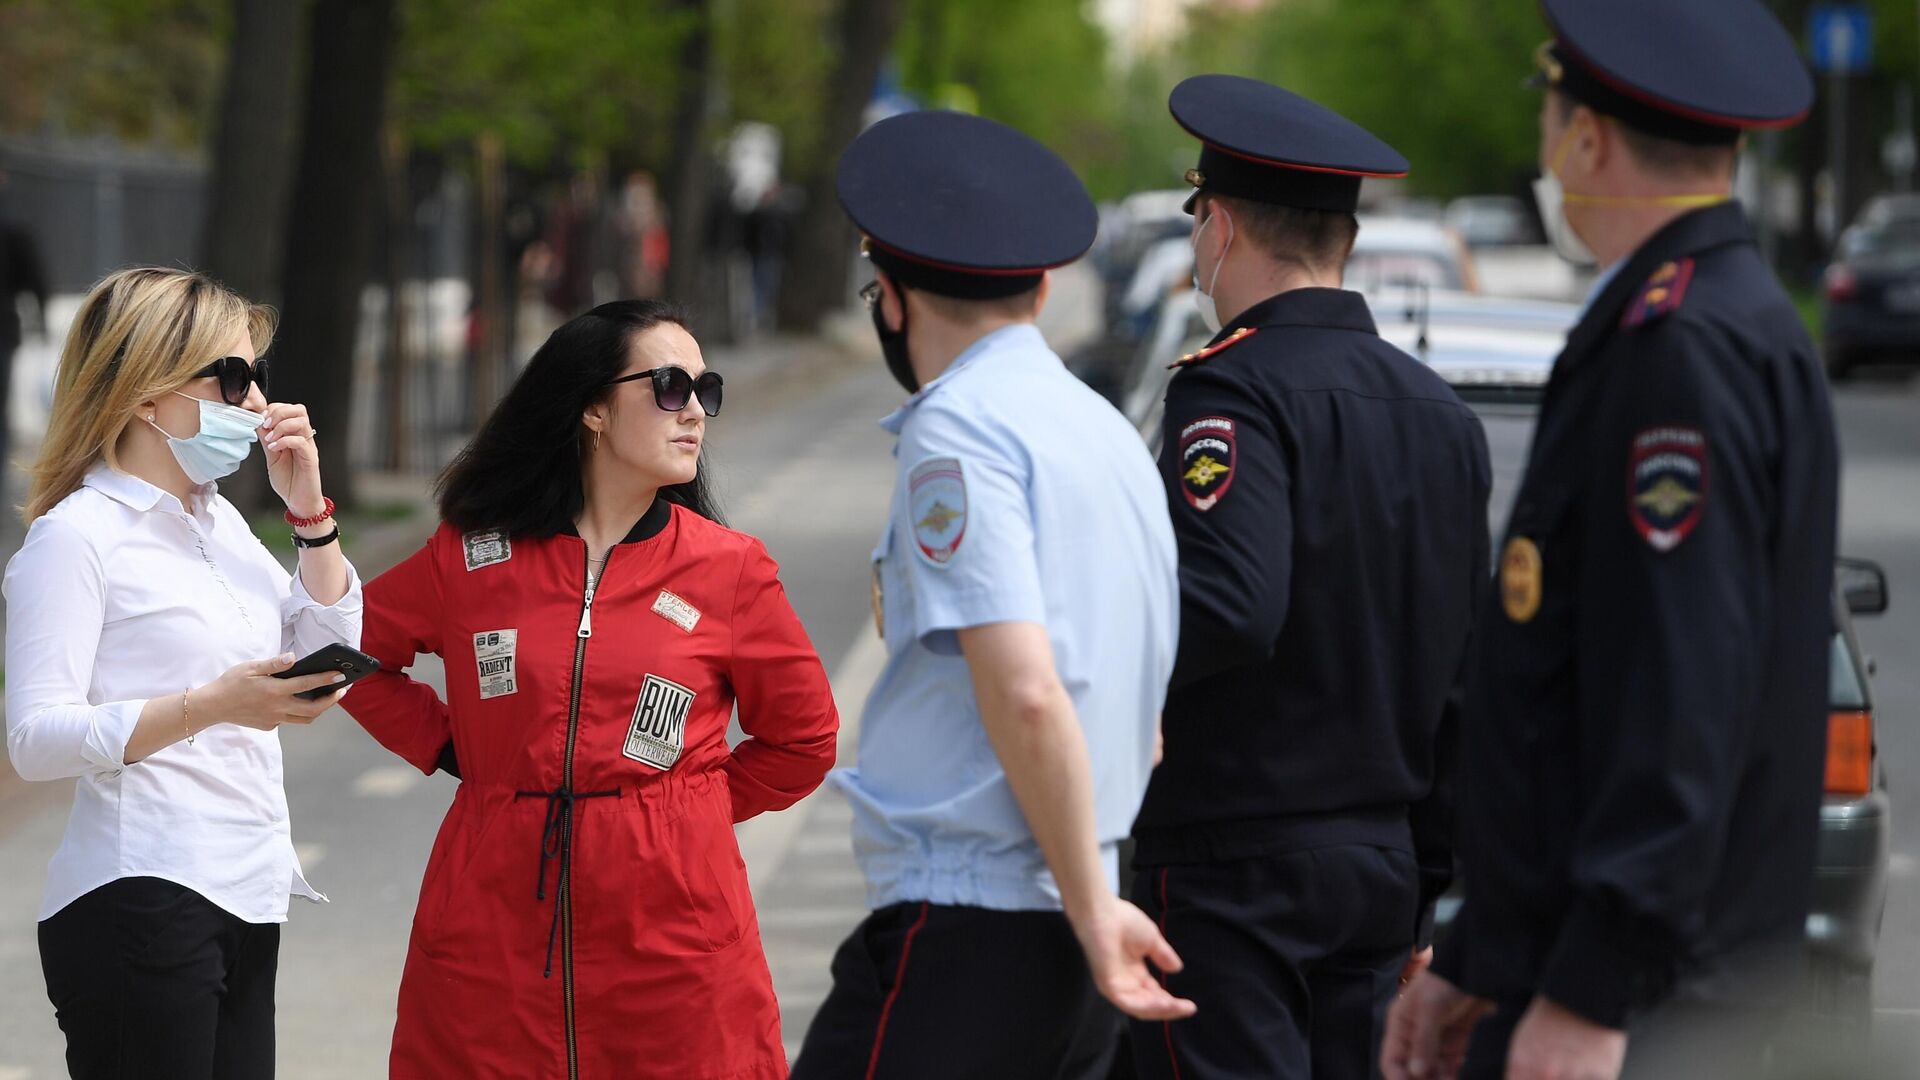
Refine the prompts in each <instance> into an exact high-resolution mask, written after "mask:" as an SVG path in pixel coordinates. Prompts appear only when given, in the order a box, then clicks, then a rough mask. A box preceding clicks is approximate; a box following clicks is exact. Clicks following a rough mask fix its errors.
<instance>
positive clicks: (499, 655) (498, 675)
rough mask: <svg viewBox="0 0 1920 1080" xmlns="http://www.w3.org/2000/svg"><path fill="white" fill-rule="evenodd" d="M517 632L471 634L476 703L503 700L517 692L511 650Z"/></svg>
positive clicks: (517, 639) (518, 634) (500, 631)
mask: <svg viewBox="0 0 1920 1080" xmlns="http://www.w3.org/2000/svg"><path fill="white" fill-rule="evenodd" d="M519 640H520V631H518V630H484V631H482V632H480V633H478V634H475V635H473V661H474V664H475V666H476V667H477V668H478V670H479V673H480V700H482V701H485V700H486V699H488V698H497V697H505V696H507V695H508V694H517V693H519V692H520V683H519V682H518V680H517V678H516V676H515V674H514V666H513V661H514V649H515V646H516V645H517V644H518V643H519Z"/></svg>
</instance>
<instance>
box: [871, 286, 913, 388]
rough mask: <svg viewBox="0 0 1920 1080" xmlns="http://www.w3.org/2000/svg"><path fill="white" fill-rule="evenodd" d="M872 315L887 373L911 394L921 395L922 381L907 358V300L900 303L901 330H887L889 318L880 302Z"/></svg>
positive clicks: (875, 304)
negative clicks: (885, 360)
mask: <svg viewBox="0 0 1920 1080" xmlns="http://www.w3.org/2000/svg"><path fill="white" fill-rule="evenodd" d="M872 315H873V332H874V333H875V334H878V335H879V336H880V355H882V356H884V357H886V358H887V371H888V372H889V373H890V374H892V376H893V381H894V382H897V383H899V384H900V385H901V386H903V387H905V388H906V391H907V393H909V394H917V393H919V392H920V380H919V378H918V377H917V376H915V375H914V373H913V362H912V361H911V360H909V359H908V358H907V304H906V298H905V297H902V298H901V301H900V329H898V330H889V329H887V317H886V315H885V314H884V313H883V312H882V311H881V305H880V302H879V301H878V300H876V301H874V304H873V311H872Z"/></svg>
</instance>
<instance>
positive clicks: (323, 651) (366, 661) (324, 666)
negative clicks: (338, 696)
mask: <svg viewBox="0 0 1920 1080" xmlns="http://www.w3.org/2000/svg"><path fill="white" fill-rule="evenodd" d="M379 670H380V661H378V660H375V659H374V658H373V657H371V656H368V655H367V654H366V653H363V652H361V651H360V650H359V649H355V648H352V647H350V646H347V645H342V644H340V643H339V642H337V641H336V642H334V643H333V644H331V645H327V646H324V647H322V648H320V649H316V650H314V651H313V652H311V653H308V654H307V655H306V656H303V657H301V658H300V659H298V660H296V661H294V663H293V666H292V667H290V668H288V669H287V670H285V671H281V672H276V673H274V676H273V677H274V678H276V679H295V678H299V677H300V676H302V675H324V674H326V673H327V672H329V671H337V672H339V673H340V674H342V675H345V676H346V677H347V681H346V682H343V683H334V684H333V685H331V686H323V687H321V688H320V689H318V690H308V691H306V692H305V693H302V694H295V695H294V696H295V697H301V698H305V699H307V700H308V701H318V700H319V699H321V698H323V697H326V696H327V695H328V694H331V693H333V692H334V691H336V690H343V689H345V688H347V687H349V686H351V685H353V684H354V683H357V682H359V681H360V680H361V679H364V678H366V677H367V676H369V675H371V674H373V673H374V672H376V671H379Z"/></svg>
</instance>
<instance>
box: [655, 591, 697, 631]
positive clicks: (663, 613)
mask: <svg viewBox="0 0 1920 1080" xmlns="http://www.w3.org/2000/svg"><path fill="white" fill-rule="evenodd" d="M653 613H654V614H655V615H658V616H660V617H661V618H663V619H665V620H667V621H668V622H670V623H672V624H673V625H675V626H677V627H679V628H680V629H682V630H685V631H686V632H687V633H689V634H691V633H693V628H694V627H695V626H697V625H699V623H700V609H699V608H697V607H694V606H693V605H692V604H689V603H687V602H686V601H685V600H682V599H680V598H679V597H677V596H675V595H673V594H672V593H670V592H668V591H667V590H665V589H661V590H660V599H658V600H655V601H654V602H653Z"/></svg>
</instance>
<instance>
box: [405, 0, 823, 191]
mask: <svg viewBox="0 0 1920 1080" xmlns="http://www.w3.org/2000/svg"><path fill="white" fill-rule="evenodd" d="M831 7H832V4H831V0H721V2H720V3H719V5H718V10H717V11H716V12H715V15H716V17H717V19H716V22H717V54H718V57H719V63H720V70H721V77H722V86H723V87H724V91H723V93H722V94H720V95H719V104H720V106H721V108H720V110H719V112H720V114H721V115H719V116H718V117H717V118H716V119H717V120H718V121H720V123H719V124H718V125H716V130H724V126H725V124H726V123H727V122H728V121H730V120H734V119H753V120H761V121H764V122H766V123H770V124H773V125H774V126H775V127H776V128H779V129H780V130H781V132H782V134H783V136H785V138H786V140H787V143H788V146H789V148H790V149H792V150H798V151H799V152H802V153H806V152H811V151H812V150H813V149H814V148H813V145H812V144H813V141H814V140H815V139H816V138H817V134H818V129H817V116H816V114H817V108H818V103H819V101H820V100H821V99H822V98H823V97H824V94H825V86H824V83H825V79H826V77H827V74H828V67H829V61H830V58H829V57H826V56H823V55H822V49H821V48H820V45H819V42H820V36H821V33H822V24H823V20H824V18H825V17H826V16H827V15H828V14H829V13H830V11H829V9H830V8H831ZM405 10H406V26H405V29H404V31H403V39H402V42H401V53H400V66H399V70H398V71H397V72H396V76H395V87H394V89H395V99H394V116H395V118H396V119H397V120H398V121H399V122H400V123H401V124H402V125H403V126H404V128H405V129H406V130H407V131H409V132H410V133H412V134H413V135H414V137H415V138H416V139H417V140H418V141H419V142H420V143H421V144H422V145H424V146H428V147H440V146H450V145H459V144H464V143H466V142H468V141H470V140H471V139H473V138H474V137H475V136H476V135H478V134H479V133H480V132H482V131H492V132H495V133H497V134H498V135H499V136H500V137H501V139H502V140H503V141H504V143H505V146H506V150H507V153H508V156H509V157H511V158H513V159H514V160H516V161H517V162H519V163H520V164H522V165H525V166H529V167H533V168H542V167H560V166H563V165H564V164H565V163H566V161H567V159H569V158H572V159H584V160H589V161H596V160H606V159H609V158H611V159H612V160H614V161H616V162H623V163H628V164H634V165H640V166H645V167H650V168H654V169H656V170H658V169H663V168H664V167H665V165H666V163H667V160H668V157H669V155H670V154H671V153H672V150H673V147H672V146H671V137H672V117H673V107H674V102H675V101H676V100H677V97H678V95H679V94H680V93H681V92H682V90H683V89H685V88H684V87H682V86H680V85H679V83H680V82H681V80H680V79H679V71H678V67H677V63H676V61H677V57H678V50H679V48H680V44H681V41H682V40H683V38H684V35H685V34H686V33H687V31H688V22H689V19H688V16H687V15H686V13H685V12H684V11H676V10H674V5H672V4H669V3H667V2H665V0H409V3H408V4H407V6H406V9H405Z"/></svg>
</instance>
